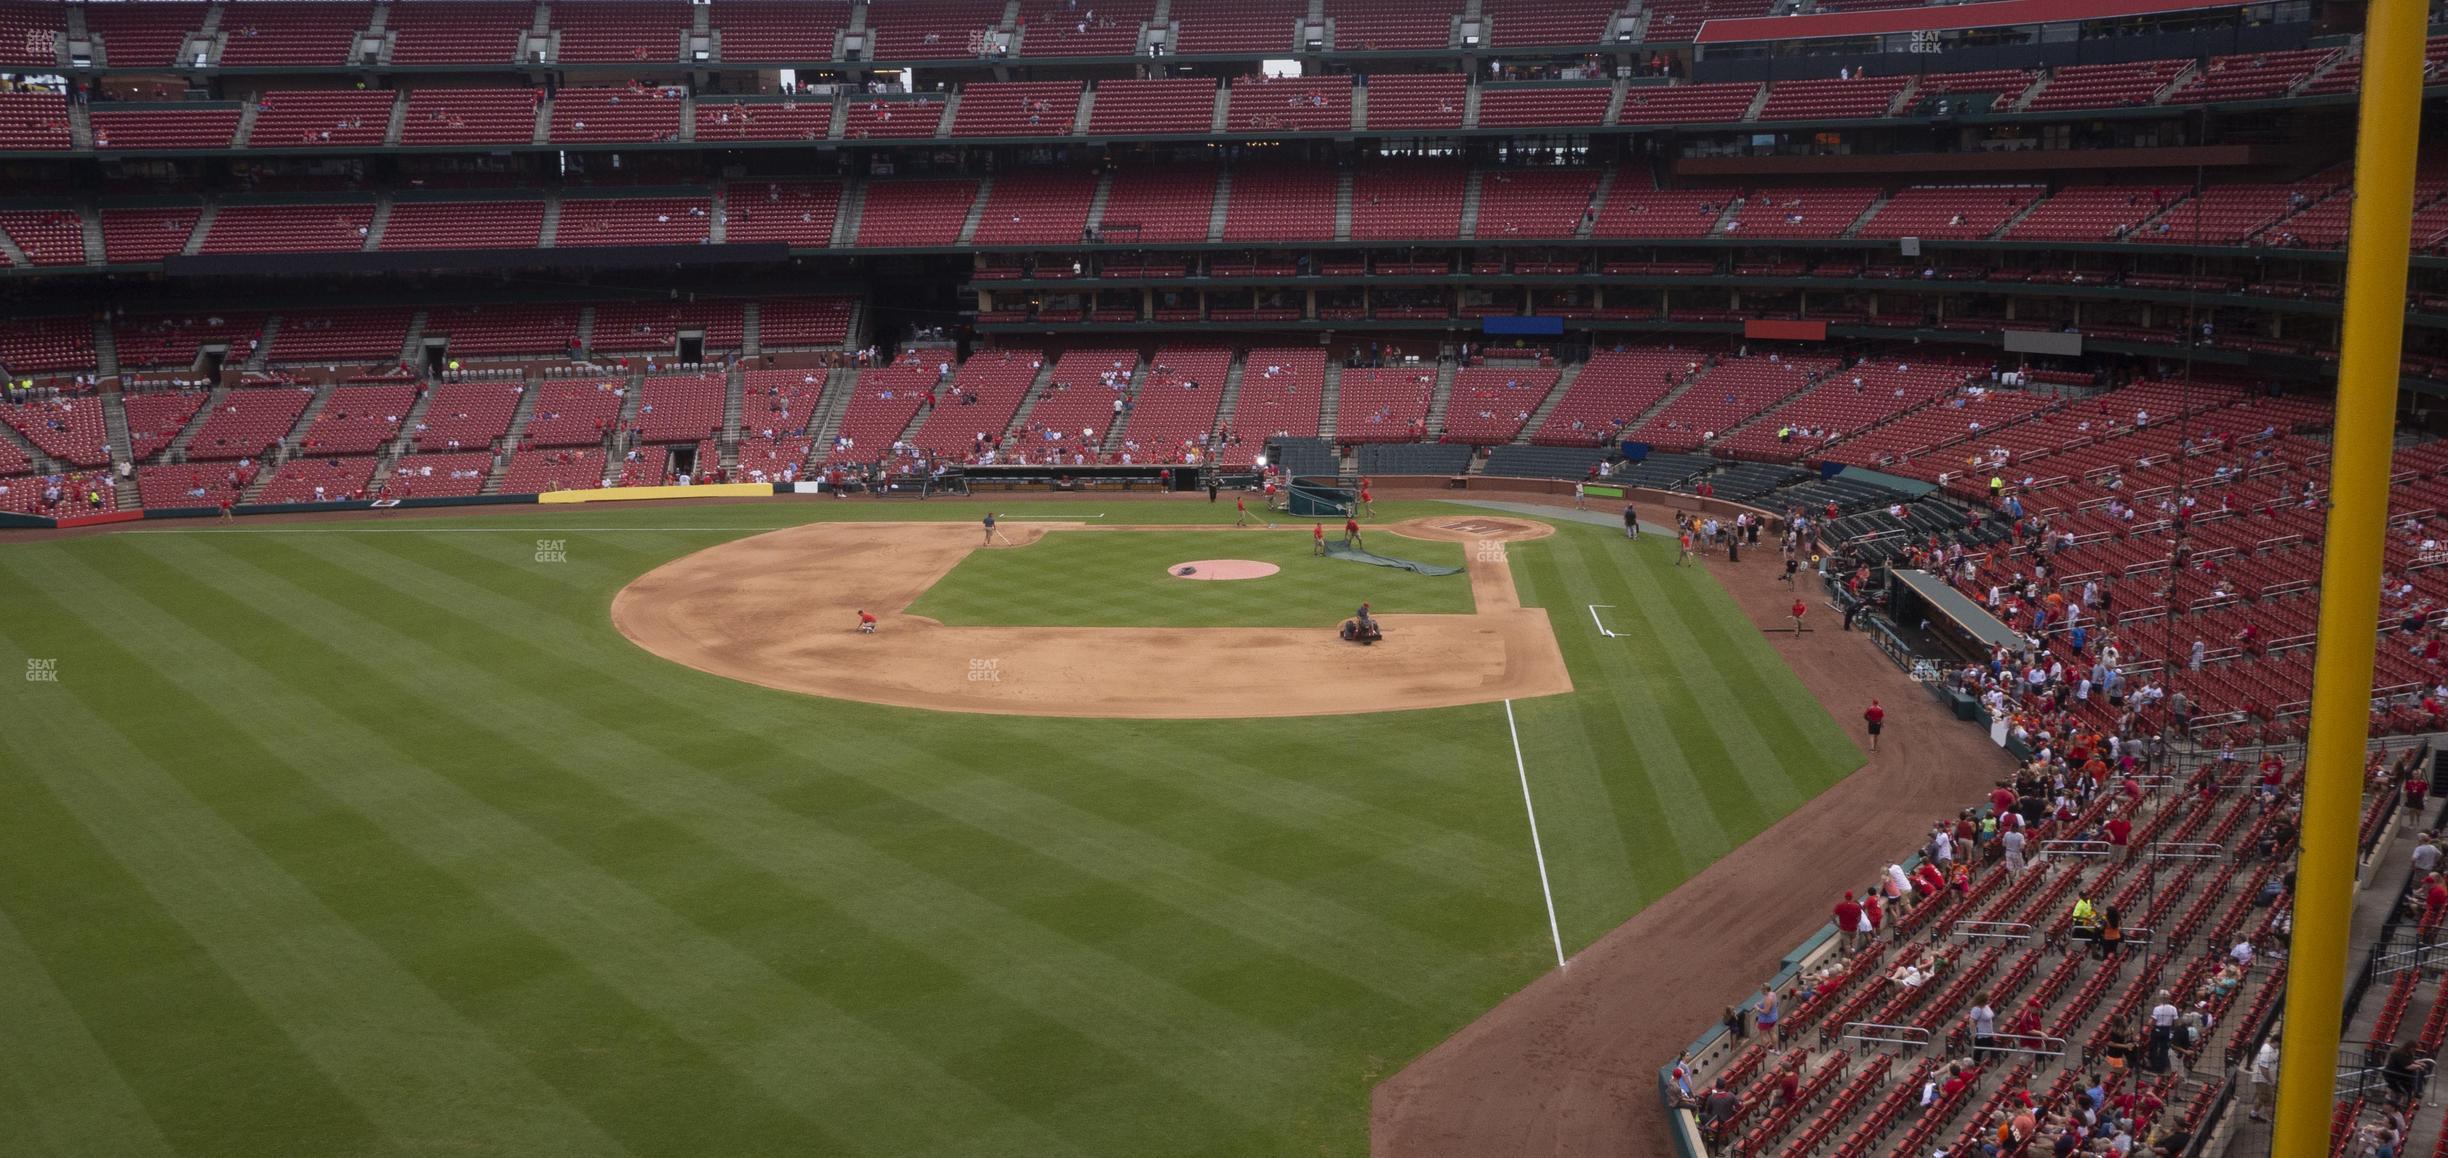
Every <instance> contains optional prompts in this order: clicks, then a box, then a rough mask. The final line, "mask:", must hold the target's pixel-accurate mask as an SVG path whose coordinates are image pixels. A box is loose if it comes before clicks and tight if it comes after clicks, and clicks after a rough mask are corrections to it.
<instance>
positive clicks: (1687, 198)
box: [1592, 172, 1736, 237]
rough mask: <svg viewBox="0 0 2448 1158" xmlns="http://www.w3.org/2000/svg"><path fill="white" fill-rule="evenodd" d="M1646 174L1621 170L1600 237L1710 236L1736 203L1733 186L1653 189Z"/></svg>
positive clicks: (1597, 228) (1604, 211)
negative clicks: (1718, 221)
mask: <svg viewBox="0 0 2448 1158" xmlns="http://www.w3.org/2000/svg"><path fill="white" fill-rule="evenodd" d="M1647 184H1648V181H1647V174H1644V173H1636V172H1619V173H1617V174H1616V176H1615V188H1614V189H1613V190H1611V191H1610V192H1609V193H1608V194H1607V203H1606V207H1605V208H1603V209H1600V210H1599V211H1598V224H1597V225H1596V226H1595V227H1594V228H1593V229H1592V233H1593V235H1595V236H1598V237H1707V236H1709V235H1710V234H1711V233H1714V232H1715V231H1716V229H1717V218H1718V216H1719V215H1721V214H1723V213H1724V212H1725V210H1726V207H1727V206H1728V205H1731V204H1733V202H1734V198H1735V192H1736V191H1735V190H1732V189H1650V188H1645V186H1646V185H1647Z"/></svg>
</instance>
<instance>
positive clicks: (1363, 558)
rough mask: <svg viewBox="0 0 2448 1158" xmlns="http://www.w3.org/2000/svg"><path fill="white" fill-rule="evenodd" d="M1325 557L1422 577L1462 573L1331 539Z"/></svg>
mask: <svg viewBox="0 0 2448 1158" xmlns="http://www.w3.org/2000/svg"><path fill="white" fill-rule="evenodd" d="M1326 556H1327V557H1328V558H1330V559H1343V560H1347V561H1350V562H1353V563H1366V564H1368V565H1369V566H1371V567H1392V568H1395V569H1396V570H1401V571H1417V572H1419V573H1420V574H1422V575H1457V574H1460V573H1461V571H1462V569H1461V568H1460V567H1440V566H1437V565H1436V564H1434V563H1417V562H1413V561H1411V560H1409V559H1397V558H1394V557H1393V556H1391V555H1380V554H1377V553H1375V552H1373V551H1363V550H1361V549H1359V548H1358V547H1346V546H1344V545H1343V544H1342V543H1340V542H1337V541H1335V540H1333V539H1328V540H1327V541H1326Z"/></svg>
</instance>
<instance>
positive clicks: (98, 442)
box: [0, 395, 194, 466]
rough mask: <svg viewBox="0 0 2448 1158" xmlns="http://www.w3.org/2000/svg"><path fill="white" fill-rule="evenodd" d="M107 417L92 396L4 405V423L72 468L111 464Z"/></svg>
mask: <svg viewBox="0 0 2448 1158" xmlns="http://www.w3.org/2000/svg"><path fill="white" fill-rule="evenodd" d="M104 413H105V412H104V411H103V409H102V400H101V399H100V398H97V397H94V396H92V395H67V396H63V397H59V398H37V399H35V400H33V401H31V402H0V421H5V422H7V423H8V424H9V426H10V427H11V428H13V429H15V430H16V431H17V432H18V433H19V434H22V435H24V436H25V439H26V441H27V442H30V443H33V444H34V449H36V450H39V451H41V452H43V453H44V454H46V455H49V456H50V457H52V458H56V459H58V460H60V461H61V462H64V463H67V464H68V465H70V466H104V465H107V464H108V463H109V462H110V460H111V453H110V430H109V425H108V421H107V420H106V418H105V417H104ZM188 413H190V414H193V413H194V411H193V410H192V409H191V410H189V411H188ZM171 433H172V434H173V435H176V434H177V433H178V432H177V431H175V430H173V431H172V432H171Z"/></svg>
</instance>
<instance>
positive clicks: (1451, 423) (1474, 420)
mask: <svg viewBox="0 0 2448 1158" xmlns="http://www.w3.org/2000/svg"><path fill="white" fill-rule="evenodd" d="M1555 384H1556V372H1555V371H1554V370H1552V369H1547V368H1545V367H1540V366H1519V367H1500V366H1471V367H1467V368H1464V369H1461V370H1457V371H1455V372H1454V382H1453V394H1452V396H1451V397H1450V398H1449V399H1448V400H1447V401H1446V403H1445V430H1444V435H1443V440H1444V441H1446V442H1461V443H1468V444H1470V445H1472V446H1496V445H1498V444H1501V443H1507V442H1511V441H1513V436H1514V435H1517V434H1520V433H1521V429H1522V426H1523V425H1524V424H1525V423H1527V422H1529V421H1530V415H1531V414H1532V413H1534V412H1536V411H1537V410H1538V408H1539V406H1540V405H1541V404H1543V403H1545V402H1546V401H1547V395H1548V393H1549V392H1550V391H1553V390H1554V389H1555Z"/></svg>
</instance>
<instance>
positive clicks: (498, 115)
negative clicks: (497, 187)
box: [258, 0, 544, 145]
mask: <svg viewBox="0 0 2448 1158" xmlns="http://www.w3.org/2000/svg"><path fill="white" fill-rule="evenodd" d="M428 2H438V0H428ZM543 99H544V93H543V90H541V89H527V88H436V89H425V88H421V89H417V90H415V91H413V92H410V93H409V94H408V111H407V113H406V114H405V115H404V116H403V118H402V119H401V121H400V144H403V145H524V144H527V143H529V142H531V141H534V140H535V135H536V133H535V124H536V106H537V105H538V104H539V103H541V102H542V101H543ZM260 134H261V130H260V128H259V129H258V138H259V139H260Z"/></svg>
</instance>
